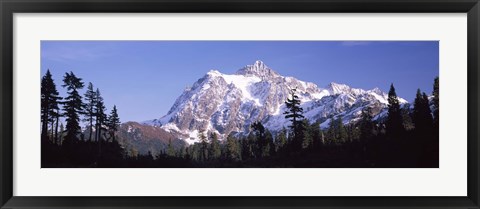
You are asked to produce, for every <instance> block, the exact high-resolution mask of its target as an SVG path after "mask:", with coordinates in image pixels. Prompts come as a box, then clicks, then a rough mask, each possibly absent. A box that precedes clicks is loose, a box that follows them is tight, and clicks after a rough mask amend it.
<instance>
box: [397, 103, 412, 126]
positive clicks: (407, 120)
mask: <svg viewBox="0 0 480 209" xmlns="http://www.w3.org/2000/svg"><path fill="white" fill-rule="evenodd" d="M400 112H401V113H402V120H403V127H404V128H405V130H407V131H409V130H412V129H414V128H415V125H414V123H413V120H412V111H411V108H410V104H405V105H404V106H403V107H402V108H401V109H400Z"/></svg>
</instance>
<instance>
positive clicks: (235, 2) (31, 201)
mask: <svg viewBox="0 0 480 209" xmlns="http://www.w3.org/2000/svg"><path fill="white" fill-rule="evenodd" d="M0 9H1V10H0V11H1V33H0V35H1V42H0V46H1V52H0V53H1V55H0V63H1V67H2V68H1V74H0V77H1V81H0V82H1V84H0V88H1V90H0V101H1V103H0V109H1V111H0V118H1V122H2V125H1V127H0V140H1V143H0V153H1V156H0V161H1V162H0V186H1V191H0V205H1V206H2V207H1V208H140V207H141V208H214V207H215V208H372V207H377V208H479V205H480V204H479V161H478V160H479V155H478V152H479V150H480V147H479V143H478V132H479V128H478V118H479V117H478V116H479V111H478V108H479V106H478V101H479V96H478V94H479V93H480V92H479V85H478V82H479V73H478V71H479V70H480V68H479V60H480V53H479V49H480V47H479V44H480V43H479V35H480V34H479V32H480V29H479V20H480V16H479V13H480V4H479V0H408V1H402V0H383V1H381V0H337V1H332V0H255V1H254V0H243V1H241V0H229V1H226V0H224V1H222V0H140V1H135V0H85V1H80V0H72V1H67V0H36V1H35V0H0ZM117 12H121V13H124V12H127V13H132V12H134V13H153V12H165V13H187V12H194V13H197V12H213V13H219V12H221V13H225V12H228V13H258V12H266V13H280V12H292V13H317V12H322V13H343V12H346V13H350V12H354V13H418V12H422V13H467V18H468V23H467V25H468V179H467V180H468V195H467V196H466V197H414V196H411V197H207V196H205V197H20V196H13V178H14V176H13V150H12V144H13V120H14V118H13V113H12V112H13V109H14V108H15V105H14V104H13V40H14V37H13V15H14V14H15V13H117Z"/></svg>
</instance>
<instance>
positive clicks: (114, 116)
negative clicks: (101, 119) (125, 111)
mask: <svg viewBox="0 0 480 209" xmlns="http://www.w3.org/2000/svg"><path fill="white" fill-rule="evenodd" d="M119 126H120V118H119V117H118V113H117V106H116V105H113V109H112V111H111V112H110V115H109V116H108V121H107V127H108V131H109V132H110V136H111V137H112V140H113V141H115V133H116V132H117V130H118V127H119Z"/></svg>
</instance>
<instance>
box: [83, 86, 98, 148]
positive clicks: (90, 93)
mask: <svg viewBox="0 0 480 209" xmlns="http://www.w3.org/2000/svg"><path fill="white" fill-rule="evenodd" d="M84 97H85V100H86V103H85V121H86V122H88V124H89V137H88V140H89V141H92V133H93V118H94V117H95V108H96V104H97V94H96V92H95V91H94V90H93V84H92V83H91V82H89V83H88V86H87V92H85V95H84Z"/></svg>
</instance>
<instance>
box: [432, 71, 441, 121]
mask: <svg viewBox="0 0 480 209" xmlns="http://www.w3.org/2000/svg"><path fill="white" fill-rule="evenodd" d="M439 88H440V86H439V78H438V77H436V78H435V80H434V82H433V107H434V108H433V116H434V124H435V128H436V129H438V126H439V113H440V112H439V110H440V90H439Z"/></svg>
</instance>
